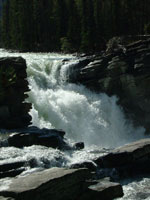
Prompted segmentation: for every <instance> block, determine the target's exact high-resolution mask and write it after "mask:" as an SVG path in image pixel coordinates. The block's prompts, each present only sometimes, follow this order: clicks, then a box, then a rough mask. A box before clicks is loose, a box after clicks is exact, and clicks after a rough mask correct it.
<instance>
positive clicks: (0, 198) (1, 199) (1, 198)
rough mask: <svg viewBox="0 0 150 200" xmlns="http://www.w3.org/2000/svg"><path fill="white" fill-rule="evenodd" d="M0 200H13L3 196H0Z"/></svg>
mask: <svg viewBox="0 0 150 200" xmlns="http://www.w3.org/2000/svg"><path fill="white" fill-rule="evenodd" d="M0 200H14V199H13V198H11V197H3V196H0Z"/></svg>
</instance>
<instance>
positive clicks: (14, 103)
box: [0, 57, 31, 129]
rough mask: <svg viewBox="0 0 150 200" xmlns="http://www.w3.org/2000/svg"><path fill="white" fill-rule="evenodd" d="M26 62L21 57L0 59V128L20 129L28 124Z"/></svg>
mask: <svg viewBox="0 0 150 200" xmlns="http://www.w3.org/2000/svg"><path fill="white" fill-rule="evenodd" d="M26 78H27V74H26V62H25V60H24V59H23V58H21V57H5V58H0V128H3V129H12V128H22V127H26V126H28V125H29V124H30V121H31V117H30V116H29V114H28V112H29V110H30V108H31V105H30V104H29V103H25V102H24V100H25V99H26V98H27V94H26V92H28V91H29V88H28V82H27V80H26Z"/></svg>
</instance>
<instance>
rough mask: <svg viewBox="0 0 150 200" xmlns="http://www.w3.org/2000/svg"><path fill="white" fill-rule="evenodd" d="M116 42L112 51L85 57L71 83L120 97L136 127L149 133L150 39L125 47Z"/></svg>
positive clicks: (74, 67)
mask: <svg viewBox="0 0 150 200" xmlns="http://www.w3.org/2000/svg"><path fill="white" fill-rule="evenodd" d="M114 39H115V40H112V41H111V43H110V47H111V48H109V49H111V51H106V52H105V54H103V55H97V56H95V57H94V56H91V57H90V56H88V57H87V61H86V57H84V62H82V65H80V67H78V64H77V65H75V66H73V67H72V70H71V71H70V74H69V80H68V81H69V82H73V83H80V84H83V85H85V86H86V87H88V88H89V89H91V90H93V91H96V92H104V93H107V94H108V95H109V96H111V95H117V96H118V97H119V103H120V104H121V105H122V107H123V108H124V110H125V112H126V114H127V116H128V117H129V118H130V119H132V120H133V122H134V124H135V125H136V126H137V125H138V126H139V125H142V126H144V127H145V128H146V130H147V132H150V87H149V85H150V70H149V69H150V39H148V38H146V37H143V38H142V37H141V38H140V39H142V40H138V41H136V42H133V43H130V44H126V45H124V46H120V41H119V40H118V39H117V38H114ZM124 39H125V38H124ZM128 39H129V40H131V38H128ZM134 39H139V37H137V38H136V37H135V38H134ZM124 49H125V50H124ZM82 59H83V58H82V57H81V61H82ZM79 63H80V62H79Z"/></svg>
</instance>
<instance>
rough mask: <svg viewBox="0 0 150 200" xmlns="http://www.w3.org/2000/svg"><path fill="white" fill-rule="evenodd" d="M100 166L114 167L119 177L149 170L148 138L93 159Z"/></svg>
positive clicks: (149, 139)
mask: <svg viewBox="0 0 150 200" xmlns="http://www.w3.org/2000/svg"><path fill="white" fill-rule="evenodd" d="M95 163H96V164H97V165H98V166H99V167H100V168H104V169H106V168H109V169H113V170H114V169H116V171H117V172H118V173H119V176H120V177H124V176H132V175H137V174H142V173H149V172H150V138H147V139H142V140H139V141H136V142H133V143H130V144H127V145H125V146H123V147H120V148H117V149H115V150H114V151H112V152H111V153H109V154H107V155H105V156H102V157H100V158H98V159H96V160H95Z"/></svg>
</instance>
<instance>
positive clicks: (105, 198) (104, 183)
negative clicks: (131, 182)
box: [78, 178, 123, 200]
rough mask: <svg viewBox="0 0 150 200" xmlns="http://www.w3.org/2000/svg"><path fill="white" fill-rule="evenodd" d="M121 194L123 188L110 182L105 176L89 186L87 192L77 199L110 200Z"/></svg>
mask: <svg viewBox="0 0 150 200" xmlns="http://www.w3.org/2000/svg"><path fill="white" fill-rule="evenodd" d="M122 196H123V190H122V187H121V185H120V184H119V183H114V182H110V181H109V179H107V178H105V179H102V180H100V181H97V183H96V184H94V185H91V186H89V187H88V190H87V192H86V193H84V194H83V195H81V197H79V199H78V200H91V199H93V200H100V199H102V200H112V199H114V198H117V197H122Z"/></svg>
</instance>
